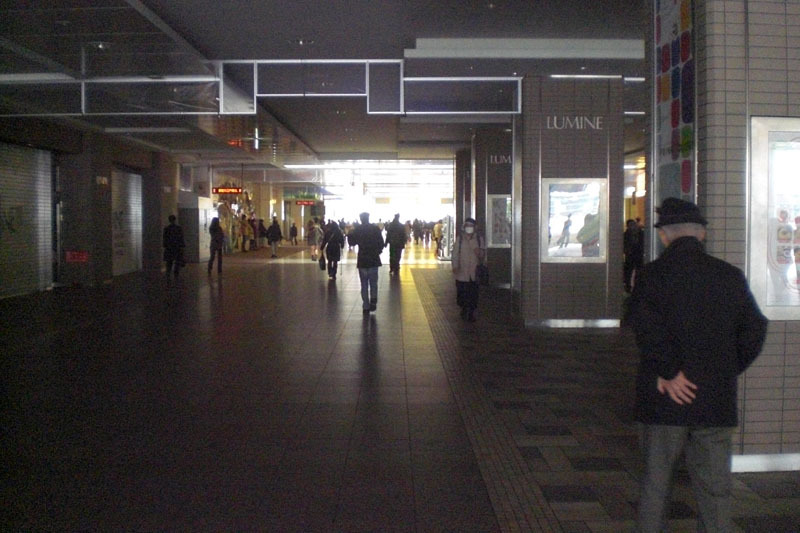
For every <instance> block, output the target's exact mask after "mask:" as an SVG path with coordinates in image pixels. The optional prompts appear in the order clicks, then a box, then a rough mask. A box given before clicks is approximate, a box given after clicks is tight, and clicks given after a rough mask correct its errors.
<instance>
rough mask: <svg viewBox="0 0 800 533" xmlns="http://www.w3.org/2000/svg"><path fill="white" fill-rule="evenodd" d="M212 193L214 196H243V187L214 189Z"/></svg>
mask: <svg viewBox="0 0 800 533" xmlns="http://www.w3.org/2000/svg"><path fill="white" fill-rule="evenodd" d="M211 192H212V193H214V194H242V188H241V187H212V188H211Z"/></svg>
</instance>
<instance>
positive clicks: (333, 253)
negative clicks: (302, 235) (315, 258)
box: [320, 220, 344, 280]
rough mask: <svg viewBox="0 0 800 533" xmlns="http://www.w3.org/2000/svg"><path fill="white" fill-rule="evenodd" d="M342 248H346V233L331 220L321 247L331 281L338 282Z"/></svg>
mask: <svg viewBox="0 0 800 533" xmlns="http://www.w3.org/2000/svg"><path fill="white" fill-rule="evenodd" d="M342 248H344V233H342V230H341V229H340V228H339V225H338V224H337V223H336V222H334V221H333V220H331V221H330V222H329V223H328V227H327V228H326V229H325V236H324V237H323V238H322V244H321V245H320V250H321V251H322V252H324V253H325V258H326V259H327V262H328V278H329V279H331V280H336V272H337V271H338V270H339V260H340V259H341V258H342ZM322 252H321V253H322Z"/></svg>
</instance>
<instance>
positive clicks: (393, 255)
mask: <svg viewBox="0 0 800 533" xmlns="http://www.w3.org/2000/svg"><path fill="white" fill-rule="evenodd" d="M385 246H388V247H389V274H399V273H400V259H401V257H402V256H403V248H405V247H406V227H405V225H404V224H403V223H402V222H400V214H396V215H395V216H394V219H393V220H392V221H391V222H389V224H388V226H387V227H386V245H385Z"/></svg>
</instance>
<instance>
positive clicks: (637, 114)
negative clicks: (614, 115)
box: [625, 111, 646, 116]
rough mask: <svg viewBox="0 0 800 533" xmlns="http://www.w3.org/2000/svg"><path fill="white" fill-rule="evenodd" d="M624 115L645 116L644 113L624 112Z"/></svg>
mask: <svg viewBox="0 0 800 533" xmlns="http://www.w3.org/2000/svg"><path fill="white" fill-rule="evenodd" d="M625 114H626V115H630V116H642V115H646V113H645V112H644V111H625Z"/></svg>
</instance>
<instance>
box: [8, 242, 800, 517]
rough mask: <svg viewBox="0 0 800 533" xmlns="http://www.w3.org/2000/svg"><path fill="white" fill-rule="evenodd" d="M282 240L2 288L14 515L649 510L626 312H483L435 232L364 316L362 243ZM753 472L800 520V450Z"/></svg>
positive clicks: (689, 511)
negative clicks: (358, 252) (322, 258)
mask: <svg viewBox="0 0 800 533" xmlns="http://www.w3.org/2000/svg"><path fill="white" fill-rule="evenodd" d="M279 255H280V257H279V258H278V259H270V258H269V252H268V251H267V250H263V251H256V252H248V253H247V254H236V255H234V256H230V257H226V258H225V265H224V271H223V274H222V275H221V276H217V274H216V273H214V274H212V275H211V276H210V277H209V276H208V275H207V274H206V271H205V267H204V266H203V265H189V266H188V268H186V269H185V270H184V272H183V273H182V275H181V277H180V279H178V280H171V281H168V280H166V279H165V278H164V276H163V275H159V274H155V273H153V274H141V275H133V276H127V277H123V278H119V279H117V280H115V281H114V283H113V284H111V285H110V286H106V287H102V288H98V289H82V288H65V289H58V290H55V291H51V292H48V293H42V294H38V295H34V296H31V297H26V298H14V299H7V300H3V301H0V312H2V316H3V330H2V333H1V334H0V335H1V336H2V346H3V358H2V383H3V402H4V404H3V409H2V420H3V434H2V437H3V449H4V450H5V452H6V453H5V457H6V459H5V461H4V464H5V465H8V466H7V467H6V476H5V477H6V478H7V482H6V483H5V484H4V485H5V488H4V490H3V501H4V502H5V505H4V508H5V509H4V510H3V511H2V513H3V518H2V523H3V524H4V529H11V530H19V529H22V530H27V529H46V530H202V531H209V530H213V531H218V530H223V531H231V530H260V531H416V532H427V531H625V530H629V529H630V527H631V525H632V522H631V519H632V517H633V512H634V509H635V505H636V498H637V496H636V491H635V487H636V477H637V475H638V468H639V466H638V456H637V453H636V443H635V431H634V428H633V427H632V424H631V422H630V419H629V409H628V406H629V399H630V390H631V387H632V371H633V366H634V363H635V353H634V352H633V350H632V349H631V346H630V338H629V337H628V335H627V334H626V332H624V331H616V330H614V331H603V332H564V331H562V332H547V333H542V332H538V333H533V332H527V331H524V330H522V329H521V328H519V327H518V325H516V324H515V322H514V320H513V319H512V317H511V314H510V313H509V302H508V297H507V295H506V294H504V293H503V292H501V291H492V290H489V291H484V293H483V294H482V296H481V298H482V299H481V306H480V308H479V320H478V322H476V323H475V324H468V323H465V322H462V321H461V320H460V319H459V318H458V309H457V308H456V307H455V305H453V301H454V298H455V296H454V292H455V290H454V286H453V283H452V278H451V276H450V273H449V264H440V263H439V262H438V261H437V260H436V259H435V258H434V257H433V254H432V251H431V250H430V248H426V247H424V246H411V247H410V248H409V249H408V250H407V252H406V254H405V257H404V262H403V266H402V270H401V273H400V275H399V276H389V274H388V267H385V268H383V269H381V273H380V280H379V291H380V293H379V300H378V309H377V311H376V312H374V313H372V314H370V315H368V316H367V317H364V316H363V315H362V313H361V303H360V291H359V282H358V275H357V272H356V270H355V268H354V267H355V261H354V256H353V254H352V253H348V254H345V255H346V257H345V260H344V261H343V262H342V264H341V266H340V275H339V278H338V279H337V280H336V281H335V282H334V281H329V280H328V277H327V275H326V274H325V272H322V271H320V270H319V268H318V266H317V264H316V262H313V261H311V260H310V256H309V255H308V252H307V250H306V249H305V248H304V247H298V248H292V247H284V248H282V249H281V251H280V254H279ZM387 255H388V254H387ZM386 259H387V260H385V261H384V263H388V258H386ZM683 478H685V475H684V474H682V473H679V489H678V491H677V492H676V498H675V500H676V502H675V505H673V508H672V509H671V524H672V526H673V527H674V528H675V530H677V531H693V527H694V526H693V518H694V503H693V500H692V497H691V493H690V491H688V489H687V487H688V484H687V482H686V480H685V479H683ZM736 490H737V525H738V527H740V528H741V530H742V531H766V530H770V531H792V530H793V529H792V528H795V529H794V530H796V525H797V524H798V523H800V514H798V511H797V509H798V508H800V505H798V504H800V479H798V475H797V473H784V474H760V475H747V476H737V482H736ZM767 527H769V528H771V529H765V528H767Z"/></svg>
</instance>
